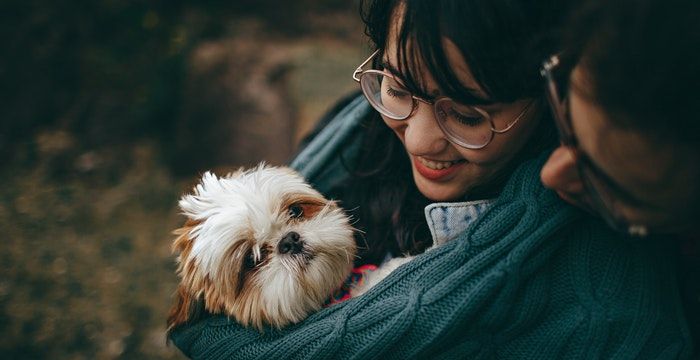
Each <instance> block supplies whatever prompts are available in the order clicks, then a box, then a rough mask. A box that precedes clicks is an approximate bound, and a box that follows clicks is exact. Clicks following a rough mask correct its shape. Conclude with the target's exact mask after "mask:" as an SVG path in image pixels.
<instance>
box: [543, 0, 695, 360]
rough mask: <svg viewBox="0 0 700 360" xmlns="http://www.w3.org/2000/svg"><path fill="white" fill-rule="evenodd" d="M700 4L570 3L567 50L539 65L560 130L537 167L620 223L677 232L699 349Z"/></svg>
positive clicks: (552, 182)
mask: <svg viewBox="0 0 700 360" xmlns="http://www.w3.org/2000/svg"><path fill="white" fill-rule="evenodd" d="M698 14H700V3H698V2H697V1H693V0H672V1H665V0H664V1H660V0H618V1H614V2H610V1H604V0H588V1H586V3H585V6H581V7H580V9H579V10H578V11H576V12H575V14H574V16H573V17H572V20H571V21H569V24H570V26H569V27H568V29H567V32H568V33H569V34H568V36H567V37H568V41H567V42H566V44H567V46H566V51H565V52H564V53H562V54H559V55H555V56H553V57H551V59H550V60H549V61H548V62H547V63H546V65H545V69H543V74H544V75H546V76H547V78H548V79H549V84H548V88H549V89H550V90H551V99H552V106H553V108H554V109H555V114H556V115H557V116H556V120H557V123H558V124H559V125H560V128H561V131H562V135H563V136H564V137H563V139H562V140H563V143H562V145H561V146H560V147H559V148H557V149H556V150H555V151H554V152H553V153H552V155H551V156H550V158H549V159H548V161H547V163H546V164H545V165H544V167H543V168H542V174H541V176H542V181H543V182H544V184H545V186H547V187H550V188H552V189H553V190H555V191H557V193H558V194H560V196H562V198H564V199H566V200H568V201H570V202H572V203H575V204H577V205H579V206H581V207H584V208H589V209H590V210H592V211H593V212H595V213H597V214H599V215H600V216H601V217H602V218H603V219H606V220H607V222H608V223H609V224H610V225H611V226H612V227H614V228H617V229H618V230H620V231H622V232H634V233H636V234H638V235H645V234H648V233H668V234H674V235H676V236H677V237H678V240H677V241H676V242H675V243H676V244H677V246H678V248H679V252H680V253H681V259H680V260H681V262H680V264H679V265H680V267H681V268H682V269H683V270H682V271H681V278H680V281H681V284H682V290H683V295H684V303H685V310H686V316H687V318H688V320H689V321H688V323H689V325H690V327H691V332H692V333H693V334H694V339H695V347H696V351H697V350H698V347H699V346H700V281H699V280H698V279H699V278H700V231H698V228H697V225H696V223H695V222H696V221H697V216H698V213H700V162H699V161H698V156H700V122H698V121H697V118H698V116H697V109H696V105H697V100H698V96H697V91H695V88H696V87H697V84H698V83H699V82H700V70H699V69H698V66H697V64H698V63H699V62H700V53H698V51H697V49H698V48H700V32H699V31H698V30H700V26H699V25H698V21H697V18H698ZM669 39H672V41H670V40H669ZM639 54H644V56H639ZM640 241H644V239H640Z"/></svg>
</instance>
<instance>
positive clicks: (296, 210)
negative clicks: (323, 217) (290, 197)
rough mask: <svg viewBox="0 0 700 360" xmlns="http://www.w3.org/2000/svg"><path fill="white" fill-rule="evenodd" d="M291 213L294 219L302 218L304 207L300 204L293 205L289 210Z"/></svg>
mask: <svg viewBox="0 0 700 360" xmlns="http://www.w3.org/2000/svg"><path fill="white" fill-rule="evenodd" d="M287 211H288V213H289V216H290V217H291V218H293V219H297V218H300V217H302V216H303V215H304V209H303V208H302V207H301V206H300V205H296V204H295V205H292V206H290V207H289V210H287Z"/></svg>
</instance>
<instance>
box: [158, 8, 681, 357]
mask: <svg viewBox="0 0 700 360" xmlns="http://www.w3.org/2000/svg"><path fill="white" fill-rule="evenodd" d="M562 4H563V2H559V1H558V2H553V3H552V4H542V3H540V4H538V5H530V4H529V2H526V1H522V3H520V2H514V1H503V2H501V1H493V0H490V1H456V0H455V1H412V0H405V1H377V2H374V3H369V7H367V8H366V9H367V11H366V12H365V22H366V24H367V30H368V33H369V34H370V36H371V38H372V40H373V42H374V43H375V46H376V48H377V50H378V51H377V52H376V53H374V54H373V56H372V57H371V58H370V59H368V61H367V62H365V63H364V64H362V65H361V66H360V67H359V68H358V70H357V71H356V72H355V74H354V76H355V78H356V79H357V80H358V81H359V82H360V85H361V87H362V89H363V94H364V95H365V97H366V98H367V99H366V100H365V99H356V100H353V101H352V102H350V104H348V106H346V107H345V108H343V109H342V110H341V111H340V112H339V113H338V114H337V115H336V116H335V117H334V118H333V119H332V120H330V121H329V122H328V124H327V125H326V126H325V127H324V128H323V129H322V130H321V131H320V132H319V133H318V134H317V135H316V136H315V137H314V139H313V140H312V141H311V143H310V144H309V145H308V146H307V148H306V149H305V150H304V151H303V152H302V153H300V154H299V156H298V157H297V158H296V159H295V161H294V162H293V164H292V165H293V166H295V167H296V168H298V169H299V170H300V171H301V172H302V173H303V174H304V175H306V176H307V178H308V179H310V181H311V182H312V183H313V184H314V185H315V186H316V187H317V188H318V189H319V190H321V191H322V192H324V193H326V194H332V195H333V196H335V197H339V198H340V199H341V200H342V204H343V206H344V207H345V208H346V209H353V208H357V211H355V212H354V216H355V217H356V218H357V219H358V221H359V223H358V227H360V228H361V229H362V230H363V231H365V234H366V238H367V240H366V241H367V243H368V248H367V250H366V251H365V252H364V253H362V254H361V256H362V259H361V260H360V262H372V263H380V262H382V261H383V260H384V259H385V258H387V256H389V257H391V256H400V255H401V254H402V253H404V252H413V253H420V252H421V251H423V250H424V249H425V248H426V247H428V246H430V245H432V244H433V243H437V244H440V246H437V247H435V248H434V249H431V250H429V251H427V252H425V253H424V254H422V255H419V256H417V257H416V258H415V259H414V260H413V261H411V262H409V263H408V264H406V265H404V266H402V267H400V268H398V269H397V270H396V271H395V272H394V273H392V274H391V275H390V276H389V277H388V278H386V279H385V280H384V281H382V282H381V283H379V284H378V285H376V286H375V287H374V288H372V289H371V290H370V291H369V292H367V293H366V294H365V295H362V296H360V297H358V298H354V299H350V300H348V301H345V302H343V303H340V304H337V305H333V306H331V307H329V308H327V309H324V310H322V311H320V312H319V313H317V314H314V315H312V316H311V317H309V318H308V319H306V320H305V321H303V322H301V323H299V324H296V325H293V326H290V327H288V328H285V329H282V330H273V329H270V330H269V331H266V332H265V333H264V334H260V333H258V332H257V331H255V330H252V329H246V328H243V327H241V326H240V325H238V324H236V323H234V322H232V321H230V320H229V319H226V318H224V317H219V316H211V317H208V318H205V319H203V320H201V321H199V322H196V323H194V324H189V325H186V326H184V327H182V328H178V329H175V330H174V332H173V333H172V334H171V339H172V340H173V341H174V342H175V344H176V345H177V346H178V347H179V348H180V349H182V350H183V352H184V353H185V354H187V355H189V356H192V357H195V358H265V359H268V358H270V359H272V358H275V359H276V358H304V359H305V358H334V359H335V358H400V359H405V358H439V357H443V358H453V357H460V358H463V357H468V358H471V357H481V358H483V357H496V356H498V357H510V358H553V357H567V358H568V357H578V358H590V357H593V358H601V357H602V358H607V357H612V356H614V355H618V356H619V355H622V356H623V357H628V358H633V357H638V356H643V357H659V356H666V357H671V356H672V357H684V356H686V357H687V356H688V355H687V354H688V353H689V349H688V348H687V344H688V341H689V340H688V339H687V332H686V327H685V324H684V322H683V319H682V317H681V316H680V315H679V311H678V309H679V306H680V305H679V303H678V299H677V297H675V296H660V295H659V294H673V293H675V291H676V289H675V287H674V285H673V283H672V282H669V281H664V280H666V279H669V278H671V277H672V276H673V275H674V274H673V269H672V266H671V264H672V263H671V261H670V260H669V259H668V258H666V257H659V256H656V255H658V254H659V253H665V252H666V251H667V249H665V248H664V246H663V245H664V242H662V241H659V242H650V243H648V244H644V245H642V246H630V244H629V243H628V242H626V241H625V240H624V239H621V238H620V237H618V236H617V235H615V234H614V233H612V232H610V231H608V230H607V228H606V227H605V226H604V225H603V224H601V223H599V222H597V221H595V220H593V219H591V218H589V217H585V216H584V215H583V214H582V213H580V212H578V211H576V210H574V209H573V208H571V207H569V206H567V205H565V204H564V203H563V202H561V201H560V200H559V199H558V198H557V196H556V195H555V194H554V193H553V192H550V191H547V190H545V189H544V188H543V187H542V186H541V184H540V182H539V178H538V174H539V170H540V168H541V165H542V162H543V160H544V159H543V157H542V156H541V155H540V156H538V155H537V154H538V153H539V152H541V151H542V150H543V149H546V147H547V146H548V144H550V142H551V139H553V138H554V136H552V135H551V134H552V132H551V131H549V130H548V129H549V128H550V127H551V122H550V120H549V119H548V118H546V117H545V115H544V114H546V111H544V110H546V109H545V108H544V107H543V103H542V99H543V94H542V90H541V86H540V85H539V79H538V65H539V59H540V58H541V57H542V56H545V54H548V53H549V52H552V51H554V50H555V49H554V45H553V44H555V43H556V39H555V38H553V37H551V36H547V34H548V33H549V31H550V30H552V29H554V28H556V25H557V24H556V23H555V21H554V19H559V18H562V16H560V15H562V12H563V11H564V9H562V8H558V7H557V6H563V5H562ZM370 63H371V64H372V66H368V65H370ZM370 105H371V107H370ZM378 117H379V118H378ZM485 124H486V125H488V126H484V125H485ZM425 205H427V206H425ZM424 206H425V209H424ZM424 211H425V215H423V214H424ZM423 216H425V218H424V217H423Z"/></svg>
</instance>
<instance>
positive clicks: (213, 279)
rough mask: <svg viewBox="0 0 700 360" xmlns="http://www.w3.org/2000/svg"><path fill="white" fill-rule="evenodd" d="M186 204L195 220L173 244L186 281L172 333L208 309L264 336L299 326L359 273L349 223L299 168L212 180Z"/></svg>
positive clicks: (205, 181) (204, 180)
mask: <svg viewBox="0 0 700 360" xmlns="http://www.w3.org/2000/svg"><path fill="white" fill-rule="evenodd" d="M179 205H180V208H181V209H182V212H183V214H184V215H185V216H187V221H186V223H185V224H184V226H183V227H182V228H180V229H178V230H176V231H175V234H176V235H177V238H176V239H175V241H174V243H173V251H174V252H177V253H179V256H178V275H179V276H180V279H181V281H180V285H179V287H178V290H177V293H176V302H175V305H174V306H173V308H172V310H171V312H170V315H169V317H168V329H169V330H171V329H173V328H174V327H177V326H178V325H181V324H183V323H186V322H188V321H191V320H193V319H194V318H196V317H197V316H198V315H199V314H200V313H201V312H202V311H203V310H206V311H208V312H210V313H224V314H226V315H228V316H232V317H234V318H235V319H236V320H237V321H238V322H239V323H241V324H243V325H246V326H252V327H254V328H257V329H259V330H262V329H263V328H264V327H265V326H266V325H271V326H274V327H277V328H281V327H283V326H285V325H287V324H290V323H296V322H298V321H300V320H302V319H304V318H305V317H306V316H307V315H308V314H309V313H311V312H313V311H316V310H318V309H320V308H321V307H322V305H323V304H324V302H325V301H326V300H327V299H328V297H329V296H330V294H331V293H332V292H333V291H334V290H335V289H336V288H337V287H338V286H339V285H340V284H341V283H342V282H343V280H344V279H345V278H346V277H347V276H348V274H349V272H350V269H351V267H352V263H353V259H354V256H355V252H356V249H355V241H354V239H353V228H352V226H351V225H350V223H349V220H348V218H347V216H346V215H345V214H344V213H343V211H342V210H341V209H340V208H339V207H338V206H337V204H336V203H335V202H333V201H329V200H327V199H325V198H324V197H323V196H322V195H321V194H320V193H319V192H318V191H316V190H314V189H313V188H311V186H309V185H308V184H307V183H306V182H305V181H304V179H303V178H302V177H301V176H300V175H299V174H297V173H296V172H294V171H293V170H291V169H289V168H283V167H269V166H265V165H260V166H258V167H257V168H254V169H251V170H239V171H238V172H236V173H233V174H229V175H227V176H225V177H217V176H216V175H214V174H211V173H205V174H204V176H203V177H202V179H201V182H200V183H199V184H198V185H197V186H196V187H195V189H194V193H193V194H189V195H185V196H183V197H182V198H181V200H180V203H179Z"/></svg>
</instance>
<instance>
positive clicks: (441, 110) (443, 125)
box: [352, 49, 534, 150]
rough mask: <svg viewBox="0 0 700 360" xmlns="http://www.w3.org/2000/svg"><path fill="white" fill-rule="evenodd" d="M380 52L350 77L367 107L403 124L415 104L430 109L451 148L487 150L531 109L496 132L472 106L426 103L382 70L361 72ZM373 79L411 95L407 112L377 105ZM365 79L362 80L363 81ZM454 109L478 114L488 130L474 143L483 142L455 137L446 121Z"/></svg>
mask: <svg viewBox="0 0 700 360" xmlns="http://www.w3.org/2000/svg"><path fill="white" fill-rule="evenodd" d="M380 52H381V49H378V50H376V51H375V52H374V53H372V55H370V56H369V57H368V58H367V59H366V60H365V61H363V62H362V63H361V64H360V66H358V67H357V69H355V71H354V72H353V74H352V78H353V79H354V80H355V81H356V82H358V83H359V84H360V88H361V89H362V94H363V95H364V96H365V98H367V101H368V102H369V104H370V105H371V106H372V107H373V108H374V109H375V110H377V111H378V112H379V113H380V114H382V115H384V116H386V117H387V118H389V119H392V120H396V121H402V120H406V119H408V118H410V117H411V116H412V115H413V114H414V113H415V111H416V109H417V108H418V103H419V102H422V103H425V104H428V105H431V106H432V107H433V111H434V113H435V119H436V121H437V124H438V126H439V127H440V129H441V130H442V132H443V133H444V135H445V137H446V138H447V139H448V140H449V141H450V142H452V143H453V144H456V145H458V146H461V147H463V148H466V149H471V150H478V149H483V148H484V147H486V146H487V145H488V144H490V143H491V141H492V140H493V138H494V135H495V134H503V133H505V132H507V131H509V130H510V129H512V128H513V126H515V124H517V123H518V121H520V119H521V118H523V117H524V116H525V114H527V112H528V110H529V109H530V108H531V106H532V104H533V103H534V100H532V101H530V102H528V103H527V104H526V105H525V106H524V107H523V109H522V111H521V112H520V113H519V114H518V115H517V116H516V117H515V118H514V119H513V120H512V121H510V122H509V123H507V124H506V126H505V127H504V128H503V129H497V128H496V126H495V124H494V121H493V119H492V117H491V116H490V115H489V113H488V112H487V111H485V110H484V109H482V108H480V107H478V106H471V105H463V104H459V103H457V102H456V101H454V100H452V99H451V98H449V97H447V96H440V97H437V98H435V99H433V100H428V99H424V98H421V97H419V96H416V95H414V94H413V93H411V92H410V91H408V90H407V89H406V87H405V86H403V82H402V81H401V80H400V79H398V78H397V77H396V76H394V74H392V73H390V72H388V71H385V70H376V69H363V68H364V67H365V66H367V64H369V63H370V62H371V61H372V60H373V59H374V58H375V57H376V56H377V55H378V54H380ZM372 76H383V77H388V78H390V79H393V81H394V82H396V83H397V84H399V85H400V86H402V87H403V89H402V92H405V93H407V94H410V98H411V104H410V109H408V108H407V109H405V111H404V114H397V113H396V112H392V111H390V110H389V109H387V108H386V107H385V106H383V105H382V104H380V103H379V100H377V98H376V95H377V94H376V93H371V90H370V89H371V88H370V86H371V84H370V81H371V80H372ZM363 79H365V80H363ZM454 107H461V108H466V109H469V110H470V111H473V112H474V113H476V114H478V115H479V116H481V117H482V118H483V120H484V121H486V123H487V124H488V125H489V126H488V129H486V127H484V128H483V130H481V131H483V133H482V134H481V135H482V136H475V137H476V138H477V139H482V141H480V142H477V141H469V140H468V139H466V138H465V136H461V135H459V134H458V133H457V130H456V129H454V128H452V127H454V126H455V125H451V124H448V121H447V119H446V117H447V116H446V115H445V114H446V111H445V109H453V108H454ZM463 126H469V125H463ZM463 130H465V129H460V131H463Z"/></svg>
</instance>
